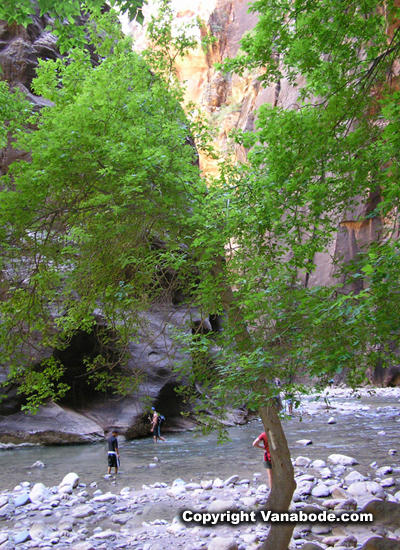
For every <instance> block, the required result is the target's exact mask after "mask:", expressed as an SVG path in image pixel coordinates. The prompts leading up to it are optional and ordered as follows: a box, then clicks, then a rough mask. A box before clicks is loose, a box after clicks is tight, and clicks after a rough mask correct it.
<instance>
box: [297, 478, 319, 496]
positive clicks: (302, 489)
mask: <svg viewBox="0 0 400 550" xmlns="http://www.w3.org/2000/svg"><path fill="white" fill-rule="evenodd" d="M314 485H315V482H314V481H306V480H304V481H300V483H297V487H296V493H297V494H299V495H310V494H311V491H312V489H313V487H314Z"/></svg>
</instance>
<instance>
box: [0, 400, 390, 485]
mask: <svg viewBox="0 0 400 550" xmlns="http://www.w3.org/2000/svg"><path fill="white" fill-rule="evenodd" d="M302 409H303V410H302V415H301V416H300V413H299V411H297V412H296V414H295V415H294V417H293V418H291V419H285V420H284V421H283V426H284V429H285V433H286V436H287V439H288V442H289V447H290V450H291V453H292V457H293V458H296V457H297V456H300V455H301V456H307V457H309V458H311V459H316V458H320V459H323V460H325V461H326V460H327V458H328V456H329V455H330V454H332V453H341V454H346V455H349V456H353V457H354V458H356V459H357V460H358V462H359V465H358V466H356V469H357V470H358V471H360V472H361V473H364V474H373V470H372V469H371V467H370V463H371V462H373V461H376V462H377V463H378V465H379V466H392V467H396V468H398V467H399V466H400V444H399V428H400V390H397V391H395V392H393V391H392V392H389V393H388V392H386V393H384V394H382V393H379V392H378V393H377V394H376V395H374V396H372V397H368V396H364V397H363V398H362V399H355V398H354V397H348V396H347V395H345V394H342V395H337V396H335V395H334V396H333V397H332V398H331V400H330V406H329V408H327V406H326V405H325V404H324V402H323V400H322V401H321V400H320V401H314V400H312V399H311V398H307V399H305V400H304V402H303V408H302ZM330 417H334V418H335V420H336V423H335V424H328V423H327V421H328V419H329V418H330ZM262 431H263V428H262V424H261V421H260V420H255V421H252V422H250V423H249V424H246V425H244V426H236V427H233V428H230V429H229V436H230V439H231V440H230V441H228V442H227V443H224V444H218V443H217V435H216V434H211V435H207V436H202V435H197V434H196V433H193V432H189V431H188V432H182V433H173V434H168V433H165V434H164V435H165V438H166V439H167V441H166V443H162V442H159V443H157V444H155V443H154V442H153V440H152V438H150V437H149V438H145V439H137V440H134V441H125V440H124V438H123V437H119V442H120V452H121V467H120V474H118V476H117V477H116V479H115V480H113V481H109V480H105V479H104V475H105V474H106V473H107V448H106V444H96V445H79V446H78V445H70V446H59V447H42V446H33V447H18V448H13V449H7V450H2V451H0V468H1V471H2V472H3V474H4V475H2V476H1V478H0V491H3V490H11V489H13V488H14V486H16V485H17V484H19V483H21V482H23V481H29V482H30V483H31V484H32V483H36V482H42V483H44V484H45V485H46V486H52V485H57V484H58V483H59V482H60V481H61V479H62V478H63V477H64V475H65V474H67V473H68V472H76V473H77V474H78V475H79V476H80V480H81V482H83V483H86V484H87V485H89V484H90V483H92V482H97V484H98V487H99V488H100V489H101V490H102V491H105V490H110V483H112V484H113V489H112V490H113V491H116V490H118V489H121V488H123V487H126V486H129V487H131V488H135V489H140V488H141V487H142V485H143V484H146V485H148V484H151V483H155V482H156V481H162V482H166V483H168V484H170V483H172V481H173V480H174V479H176V478H178V477H179V478H182V479H184V480H185V481H186V482H189V481H191V480H193V481H196V482H198V481H200V480H202V479H211V478H215V477H220V478H222V479H225V478H227V477H229V476H231V475H232V474H238V475H239V476H240V477H241V478H246V479H250V481H252V480H253V479H254V476H255V474H256V476H255V477H259V475H261V476H265V478H266V473H265V471H264V470H263V468H262V452H261V451H260V450H259V449H255V448H253V447H252V442H253V440H254V439H255V438H256V437H257V436H258V435H259V434H260V433H261V432H262ZM382 432H385V433H382ZM301 439H310V440H312V442H313V443H312V444H311V445H307V446H304V445H301V444H298V443H296V441H298V440H301ZM391 449H392V450H396V451H397V453H396V454H394V455H389V454H388V453H389V450H391ZM154 457H157V459H158V462H155V461H154ZM38 460H39V461H42V462H43V463H44V464H45V468H32V467H31V466H32V464H33V463H34V462H36V461H38ZM150 464H152V466H150ZM257 474H258V476H257Z"/></svg>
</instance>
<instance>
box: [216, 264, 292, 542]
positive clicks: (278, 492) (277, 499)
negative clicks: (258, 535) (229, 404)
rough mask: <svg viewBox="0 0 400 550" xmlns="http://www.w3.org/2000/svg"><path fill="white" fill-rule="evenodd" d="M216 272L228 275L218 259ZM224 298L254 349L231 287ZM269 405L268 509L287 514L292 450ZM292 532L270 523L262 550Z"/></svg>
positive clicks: (240, 336)
mask: <svg viewBox="0 0 400 550" xmlns="http://www.w3.org/2000/svg"><path fill="white" fill-rule="evenodd" d="M214 272H215V274H216V275H218V276H219V275H221V274H222V273H224V272H225V270H224V266H223V260H222V259H218V260H216V264H215V270H214ZM221 298H222V302H223V305H224V307H225V310H226V311H227V314H228V318H229V322H230V324H231V325H233V326H235V327H236V329H237V334H236V340H237V342H238V344H239V345H240V347H241V348H242V349H243V348H247V349H251V348H252V340H251V337H250V334H249V332H248V330H247V327H246V323H245V322H244V321H243V317H242V315H241V311H240V307H238V305H237V303H236V302H235V297H234V293H233V292H232V289H231V287H230V286H228V285H227V286H226V287H225V289H224V290H223V291H222V293H221ZM266 368H268V367H266ZM269 402H270V403H271V404H270V405H266V406H263V407H261V409H260V416H261V419H262V421H263V424H264V428H265V432H266V434H267V438H268V442H269V449H270V453H271V459H272V490H271V493H270V495H269V498H268V501H267V504H266V509H268V510H272V511H273V512H284V511H287V510H288V508H289V505H290V502H291V500H292V496H293V492H294V490H295V488H296V482H295V480H294V469H293V465H292V461H291V457H290V451H289V447H288V444H287V440H286V436H285V432H284V431H283V427H282V423H281V421H280V418H279V416H278V410H277V408H276V407H275V405H274V404H273V401H272V400H269ZM293 529H294V524H287V525H284V524H279V523H273V524H271V530H270V532H269V534H268V537H267V539H266V540H265V542H264V544H263V545H262V546H261V547H260V550H287V547H288V544H289V542H290V539H291V537H292V533H293Z"/></svg>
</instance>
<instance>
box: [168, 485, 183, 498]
mask: <svg viewBox="0 0 400 550" xmlns="http://www.w3.org/2000/svg"><path fill="white" fill-rule="evenodd" d="M185 493H186V487H185V486H184V485H177V486H176V487H171V489H168V491H167V495H168V496H169V497H178V496H180V495H183V494H185Z"/></svg>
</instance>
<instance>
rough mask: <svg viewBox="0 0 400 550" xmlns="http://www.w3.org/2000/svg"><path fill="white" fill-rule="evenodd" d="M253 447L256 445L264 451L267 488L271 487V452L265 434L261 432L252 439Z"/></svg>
mask: <svg viewBox="0 0 400 550" xmlns="http://www.w3.org/2000/svg"><path fill="white" fill-rule="evenodd" d="M253 447H258V448H259V449H262V450H263V451H264V466H265V468H266V469H267V474H268V483H269V488H270V489H272V462H271V453H270V452H269V445H268V439H267V434H266V433H265V432H263V433H262V434H260V435H259V436H258V437H257V438H256V439H255V440H254V441H253Z"/></svg>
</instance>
